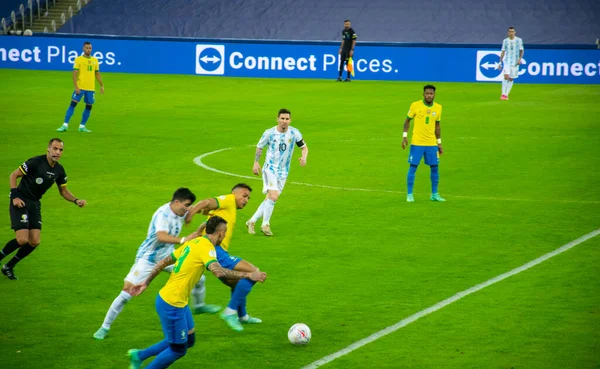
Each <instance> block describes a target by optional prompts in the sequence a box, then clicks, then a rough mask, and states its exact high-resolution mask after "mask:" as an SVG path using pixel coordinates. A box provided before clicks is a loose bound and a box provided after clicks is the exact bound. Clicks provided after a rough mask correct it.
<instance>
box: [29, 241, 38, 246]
mask: <svg viewBox="0 0 600 369" xmlns="http://www.w3.org/2000/svg"><path fill="white" fill-rule="evenodd" d="M29 244H30V245H31V246H32V247H37V246H38V245H39V244H40V240H29Z"/></svg>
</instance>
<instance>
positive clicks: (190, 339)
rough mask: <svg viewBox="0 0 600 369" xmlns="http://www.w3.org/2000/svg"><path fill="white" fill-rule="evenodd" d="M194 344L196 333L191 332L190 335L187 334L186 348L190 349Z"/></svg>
mask: <svg viewBox="0 0 600 369" xmlns="http://www.w3.org/2000/svg"><path fill="white" fill-rule="evenodd" d="M195 343H196V332H193V333H191V334H188V340H187V348H192V347H194V344H195Z"/></svg>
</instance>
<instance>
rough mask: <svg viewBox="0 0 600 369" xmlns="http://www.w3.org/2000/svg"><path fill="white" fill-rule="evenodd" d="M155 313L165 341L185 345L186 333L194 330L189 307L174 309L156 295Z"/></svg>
mask: <svg viewBox="0 0 600 369" xmlns="http://www.w3.org/2000/svg"><path fill="white" fill-rule="evenodd" d="M156 312H157V313H158V317H159V319H160V324H161V325H162V329H163V333H164V334H165V338H166V339H167V341H168V342H169V343H175V344H184V343H186V342H187V337H188V331H189V330H190V329H192V328H194V319H193V318H192V311H191V310H190V307H189V306H188V305H186V306H185V307H183V308H179V307H175V306H173V305H170V304H168V303H167V302H166V301H165V300H163V299H162V297H160V295H156Z"/></svg>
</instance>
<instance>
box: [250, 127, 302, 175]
mask: <svg viewBox="0 0 600 369" xmlns="http://www.w3.org/2000/svg"><path fill="white" fill-rule="evenodd" d="M301 141H302V133H300V131H298V130H297V129H296V128H294V127H292V126H289V127H288V130H287V131H286V132H285V133H281V132H279V131H278V130H277V126H275V127H273V128H269V129H267V130H266V131H265V133H263V135H262V137H261V138H260V140H259V141H258V144H257V145H256V147H257V148H259V149H262V148H264V147H265V146H268V147H267V155H266V158H265V163H264V165H263V171H270V172H271V173H274V174H275V175H277V176H278V177H279V178H287V176H288V173H289V172H290V163H291V161H292V154H293V152H294V146H295V144H296V143H299V142H301ZM302 146H304V145H302Z"/></svg>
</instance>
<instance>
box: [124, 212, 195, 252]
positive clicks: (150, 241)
mask: <svg viewBox="0 0 600 369" xmlns="http://www.w3.org/2000/svg"><path fill="white" fill-rule="evenodd" d="M184 222H185V215H184V216H181V217H180V216H178V215H177V214H175V213H173V211H172V210H171V207H170V203H166V204H164V205H163V206H161V207H160V208H158V210H156V212H155V213H154V215H153V216H152V220H151V221H150V226H148V235H147V236H146V239H145V240H144V242H142V245H141V246H140V247H139V248H138V251H137V255H136V256H135V261H138V260H139V259H144V260H146V261H148V262H149V263H151V264H156V263H157V262H159V261H160V260H161V259H163V258H165V257H167V256H168V255H169V254H170V253H171V252H172V251H173V249H174V247H173V244H172V243H162V242H158V235H157V232H161V231H164V232H167V233H168V234H169V235H170V236H175V237H177V236H179V232H181V228H182V227H183V223H184Z"/></svg>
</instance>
